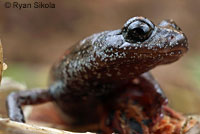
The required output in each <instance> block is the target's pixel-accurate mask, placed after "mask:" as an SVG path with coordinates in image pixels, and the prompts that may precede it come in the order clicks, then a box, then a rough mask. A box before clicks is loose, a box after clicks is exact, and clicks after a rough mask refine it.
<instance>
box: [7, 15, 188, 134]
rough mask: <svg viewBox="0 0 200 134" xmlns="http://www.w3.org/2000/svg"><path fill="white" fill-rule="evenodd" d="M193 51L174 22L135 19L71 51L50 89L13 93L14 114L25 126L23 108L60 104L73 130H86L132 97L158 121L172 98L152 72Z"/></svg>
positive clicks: (10, 105) (53, 70)
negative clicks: (157, 67)
mask: <svg viewBox="0 0 200 134" xmlns="http://www.w3.org/2000/svg"><path fill="white" fill-rule="evenodd" d="M187 50H188V42H187V38H186V36H185V34H184V33H183V32H182V30H181V29H180V27H178V26H177V25H176V23H175V22H174V21H173V20H163V21H162V22H161V23H159V24H158V25H155V24H154V23H153V22H152V21H150V20H149V19H147V18H145V17H141V16H139V17H133V18H130V19H129V20H128V21H127V22H126V23H125V24H124V26H123V27H122V28H121V29H117V30H113V31H104V32H100V33H97V34H93V35H91V36H89V37H87V38H85V39H83V40H81V41H79V42H78V43H76V44H75V45H74V46H73V47H71V48H70V49H68V50H67V51H66V52H65V53H64V55H63V56H61V58H60V59H59V60H58V61H57V62H56V63H55V64H54V65H53V66H52V68H51V71H50V83H49V87H48V89H46V90H45V89H35V90H26V91H19V92H12V93H11V94H9V96H8V97H7V108H8V115H9V117H10V119H11V120H13V121H18V122H25V119H24V115H23V111H22V108H21V107H22V106H23V105H32V104H41V103H45V102H54V103H55V105H56V107H57V108H58V109H59V112H60V113H61V116H62V119H63V120H64V121H65V122H66V123H67V124H68V125H69V126H72V127H74V128H81V127H84V126H92V125H94V124H99V123H100V122H102V118H103V117H105V116H104V115H105V113H107V114H109V115H112V114H111V113H113V111H115V110H116V109H118V108H119V107H121V106H119V100H118V99H119V98H120V101H122V100H123V101H122V102H123V104H124V105H126V104H127V102H125V101H126V99H125V98H129V97H131V96H132V98H133V99H132V100H136V101H135V102H134V103H138V104H140V106H142V107H143V108H144V109H145V108H146V110H148V116H149V117H151V118H152V119H153V121H152V122H155V121H156V120H157V118H159V117H161V116H162V106H163V105H165V104H167V98H166V96H165V95H164V93H163V90H162V88H161V87H160V85H159V84H158V82H157V81H156V80H155V79H154V78H153V76H152V75H151V73H149V71H150V70H151V69H153V68H154V67H156V66H159V65H164V64H169V63H173V62H175V61H177V60H178V59H179V58H180V57H182V56H183V55H184V54H185V53H186V52H187ZM127 92H128V93H127ZM121 96H122V97H121ZM127 105H128V104H127ZM147 108H149V109H147ZM44 116H45V115H44ZM113 117H114V116H113ZM109 118H110V116H109ZM113 120H115V119H112V121H113ZM132 122H133V121H132ZM132 124H133V126H134V123H132ZM132 128H134V127H132ZM98 129H100V131H102V132H104V130H103V127H102V128H98ZM88 131H89V130H88ZM112 131H113V132H115V129H112Z"/></svg>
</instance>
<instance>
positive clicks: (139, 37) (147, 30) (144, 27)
mask: <svg viewBox="0 0 200 134" xmlns="http://www.w3.org/2000/svg"><path fill="white" fill-rule="evenodd" d="M153 29H154V28H153V27H151V26H150V24H148V23H146V22H144V21H140V20H135V21H134V22H132V23H130V24H129V25H128V26H127V27H125V28H124V29H123V31H122V34H123V36H124V38H125V40H126V41H127V42H130V43H135V42H142V41H145V40H146V39H148V38H149V37H150V35H151V33H152V31H153Z"/></svg>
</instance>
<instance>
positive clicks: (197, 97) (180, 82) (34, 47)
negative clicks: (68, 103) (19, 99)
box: [0, 0, 200, 113]
mask: <svg viewBox="0 0 200 134" xmlns="http://www.w3.org/2000/svg"><path fill="white" fill-rule="evenodd" d="M5 1H9V0H4V1H1V2H0V38H1V40H2V43H3V48H4V60H5V62H6V63H7V64H8V67H9V68H8V70H7V71H6V72H5V73H4V75H5V76H10V77H13V78H15V79H17V80H19V81H21V82H25V83H28V86H29V87H34V85H35V86H38V85H39V86H40V85H42V86H45V85H46V84H45V81H46V79H47V74H48V73H47V72H48V69H49V67H50V66H51V64H53V62H54V61H55V60H56V59H58V57H59V56H60V55H61V54H62V53H63V52H64V50H65V49H67V48H68V47H70V46H71V45H73V44H74V43H76V42H77V41H78V40H80V39H82V38H84V37H86V36H89V35H91V34H93V33H96V32H100V31H104V30H111V29H118V28H121V27H122V25H123V24H124V22H125V21H126V20H128V19H129V18H131V17H133V16H145V17H148V18H149V19H150V20H152V21H153V22H154V23H155V24H157V23H159V22H160V21H161V20H163V19H174V20H175V21H176V23H177V24H178V25H179V26H180V27H181V28H182V30H183V31H184V33H185V34H186V35H187V37H188V40H189V44H190V51H189V53H187V55H185V56H184V58H182V59H181V60H180V61H178V62H177V63H174V64H172V65H170V66H163V67H159V68H157V69H155V70H154V71H153V73H154V74H155V75H156V78H157V79H158V81H159V82H160V83H161V85H162V87H163V88H164V89H165V92H166V95H167V96H169V98H170V105H171V106H172V107H174V108H175V109H177V110H179V111H182V112H185V113H200V107H199V105H200V93H199V92H200V82H199V81H200V58H199V55H200V51H199V49H200V44H199V42H200V28H199V25H200V23H199V21H200V15H199V13H200V8H199V7H200V1H199V0H163V1H161V0H59V1H56V0H41V1H43V2H46V3H48V2H52V3H55V4H56V8H55V9H51V8H50V9H34V8H31V9H21V10H19V9H13V8H9V9H8V8H5V7H4V3H5ZM16 1H18V2H20V3H33V1H29V0H26V1H25V0H16ZM41 1H40V2H41ZM38 83H42V84H38Z"/></svg>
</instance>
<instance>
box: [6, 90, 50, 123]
mask: <svg viewBox="0 0 200 134" xmlns="http://www.w3.org/2000/svg"><path fill="white" fill-rule="evenodd" d="M52 100H53V98H52V97H51V95H50V93H49V90H44V89H36V90H26V91H19V92H12V93H10V94H9V95H8V97H7V109H8V116H9V118H10V119H11V120H13V121H17V122H25V119H24V114H23V111H22V105H32V104H40V103H44V102H48V101H52Z"/></svg>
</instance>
